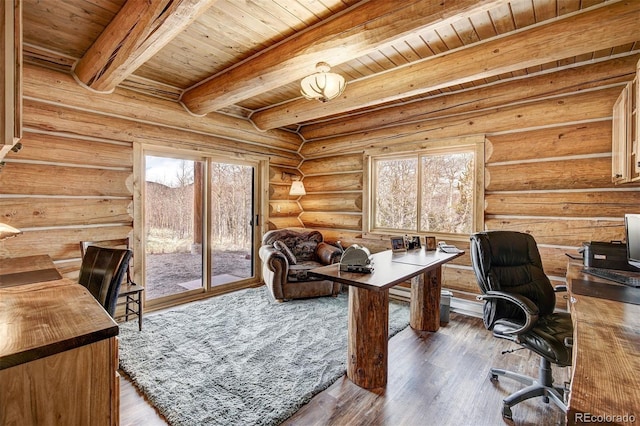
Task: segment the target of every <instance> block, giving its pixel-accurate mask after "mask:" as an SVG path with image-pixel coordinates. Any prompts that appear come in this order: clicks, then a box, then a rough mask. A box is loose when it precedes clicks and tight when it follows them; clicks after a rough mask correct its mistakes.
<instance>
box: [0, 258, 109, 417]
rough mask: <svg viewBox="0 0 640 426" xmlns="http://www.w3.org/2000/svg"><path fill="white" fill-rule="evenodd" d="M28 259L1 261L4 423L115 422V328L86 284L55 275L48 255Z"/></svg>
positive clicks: (1, 414) (0, 387) (0, 376)
mask: <svg viewBox="0 0 640 426" xmlns="http://www.w3.org/2000/svg"><path fill="white" fill-rule="evenodd" d="M28 260H29V262H20V261H18V260H17V259H2V260H0V271H1V272H0V274H1V275H0V278H2V279H1V280H0V283H2V285H0V336H1V338H0V424H1V425H5V424H8V425H9V424H15V425H54V424H55V425H104V426H113V425H117V424H118V422H119V407H120V384H119V377H118V373H117V369H118V340H117V334H118V325H117V324H116V323H115V321H114V320H113V319H112V318H111V317H110V316H109V315H108V314H107V312H106V311H105V310H104V309H103V308H102V306H100V304H99V303H98V302H97V301H96V300H95V299H94V298H93V296H91V294H90V293H89V292H88V291H87V289H86V288H84V287H83V286H81V285H79V284H77V283H75V282H73V281H71V280H69V279H65V278H62V279H52V278H51V274H50V270H51V267H53V263H52V262H51V261H50V259H49V262H48V265H46V264H45V263H43V262H41V261H40V260H41V259H38V256H31V257H30V258H29V259H28ZM29 264H31V265H35V266H36V267H37V269H36V270H34V269H33V268H31V269H28V268H27V267H26V266H25V265H29ZM49 266H50V267H49ZM16 267H17V268H18V269H16ZM38 277H41V278H38ZM47 279H51V281H47ZM38 280H39V281H38ZM31 281H34V282H31ZM24 282H26V283H24Z"/></svg>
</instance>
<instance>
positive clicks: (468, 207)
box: [420, 152, 473, 234]
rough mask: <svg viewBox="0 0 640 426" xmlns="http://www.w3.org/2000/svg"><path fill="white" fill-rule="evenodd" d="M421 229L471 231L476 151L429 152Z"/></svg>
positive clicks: (424, 170)
mask: <svg viewBox="0 0 640 426" xmlns="http://www.w3.org/2000/svg"><path fill="white" fill-rule="evenodd" d="M421 166H422V188H421V189H422V214H421V223H420V228H421V229H420V230H421V231H424V232H449V233H456V234H469V233H471V228H472V212H473V154H472V153H470V152H464V153H457V154H441V155H425V156H423V157H422V158H421Z"/></svg>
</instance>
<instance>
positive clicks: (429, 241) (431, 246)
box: [424, 236, 438, 251]
mask: <svg viewBox="0 0 640 426" xmlns="http://www.w3.org/2000/svg"><path fill="white" fill-rule="evenodd" d="M424 245H425V246H426V247H427V251H433V250H435V249H436V248H437V247H438V245H437V244H436V237H429V236H427V237H424Z"/></svg>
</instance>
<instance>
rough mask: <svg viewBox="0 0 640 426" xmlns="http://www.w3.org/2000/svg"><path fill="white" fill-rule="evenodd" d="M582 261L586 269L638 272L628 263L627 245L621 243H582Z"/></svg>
mask: <svg viewBox="0 0 640 426" xmlns="http://www.w3.org/2000/svg"><path fill="white" fill-rule="evenodd" d="M580 252H581V253H582V260H583V263H584V266H585V267H588V268H603V269H617V270H619V271H638V269H637V268H634V267H633V266H631V265H629V263H628V262H627V245H626V244H625V243H623V242H621V241H612V242H609V243H607V242H602V241H591V242H588V243H582V249H581V250H580Z"/></svg>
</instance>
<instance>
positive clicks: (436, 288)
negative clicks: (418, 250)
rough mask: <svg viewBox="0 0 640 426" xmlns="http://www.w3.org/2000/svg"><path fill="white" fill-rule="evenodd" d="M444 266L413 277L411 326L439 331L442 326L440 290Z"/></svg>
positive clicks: (421, 329) (415, 328) (417, 328)
mask: <svg viewBox="0 0 640 426" xmlns="http://www.w3.org/2000/svg"><path fill="white" fill-rule="evenodd" d="M441 276H442V268H441V267H440V266H438V267H437V268H434V269H432V270H430V271H427V272H425V273H423V274H420V275H417V276H415V277H413V278H411V307H410V309H411V317H410V320H409V323H410V324H411V328H413V329H414V330H418V331H438V329H439V328H440V290H441V280H440V278H441Z"/></svg>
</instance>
